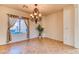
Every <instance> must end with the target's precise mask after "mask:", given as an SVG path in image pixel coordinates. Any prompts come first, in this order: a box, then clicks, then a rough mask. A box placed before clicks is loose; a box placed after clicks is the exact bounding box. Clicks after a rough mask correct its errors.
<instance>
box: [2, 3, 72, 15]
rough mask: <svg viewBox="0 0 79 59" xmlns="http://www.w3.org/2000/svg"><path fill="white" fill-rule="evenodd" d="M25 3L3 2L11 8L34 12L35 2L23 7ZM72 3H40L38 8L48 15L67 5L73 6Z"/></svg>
mask: <svg viewBox="0 0 79 59" xmlns="http://www.w3.org/2000/svg"><path fill="white" fill-rule="evenodd" d="M23 5H24V4H2V6H6V7H9V8H13V9H17V10H20V11H23V12H26V13H32V12H33V9H34V7H35V6H34V4H25V5H26V6H27V7H28V8H27V7H25V8H23ZM71 5H72V4H38V6H37V7H38V9H39V11H40V12H41V13H42V15H48V14H51V13H53V12H56V11H58V10H62V9H63V8H64V7H66V6H71Z"/></svg>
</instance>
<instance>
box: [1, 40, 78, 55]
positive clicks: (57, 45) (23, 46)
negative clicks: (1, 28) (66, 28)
mask: <svg viewBox="0 0 79 59" xmlns="http://www.w3.org/2000/svg"><path fill="white" fill-rule="evenodd" d="M74 53H79V49H76V48H73V47H71V46H67V45H64V44H63V43H62V42H59V41H55V40H53V39H48V38H42V39H38V38H37V39H31V40H25V41H21V42H17V43H12V44H7V45H4V46H0V54H74Z"/></svg>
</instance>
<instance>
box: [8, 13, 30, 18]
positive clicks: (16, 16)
mask: <svg viewBox="0 0 79 59" xmlns="http://www.w3.org/2000/svg"><path fill="white" fill-rule="evenodd" d="M7 15H8V16H9V17H15V18H20V17H21V18H23V19H29V18H28V17H23V16H18V15H13V14H7Z"/></svg>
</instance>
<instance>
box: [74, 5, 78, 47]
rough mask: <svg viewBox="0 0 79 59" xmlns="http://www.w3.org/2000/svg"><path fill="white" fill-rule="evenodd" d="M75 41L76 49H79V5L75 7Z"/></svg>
mask: <svg viewBox="0 0 79 59" xmlns="http://www.w3.org/2000/svg"><path fill="white" fill-rule="evenodd" d="M74 24H75V28H74V29H75V31H74V32H75V33H74V34H75V35H74V36H75V38H74V39H75V40H74V46H75V48H79V5H75V23H74Z"/></svg>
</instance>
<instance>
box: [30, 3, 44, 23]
mask: <svg viewBox="0 0 79 59" xmlns="http://www.w3.org/2000/svg"><path fill="white" fill-rule="evenodd" d="M30 18H31V20H32V21H34V22H35V23H36V24H37V23H38V22H40V21H41V19H42V15H41V13H40V12H39V9H38V8H37V4H35V8H34V11H33V13H32V14H30Z"/></svg>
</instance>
